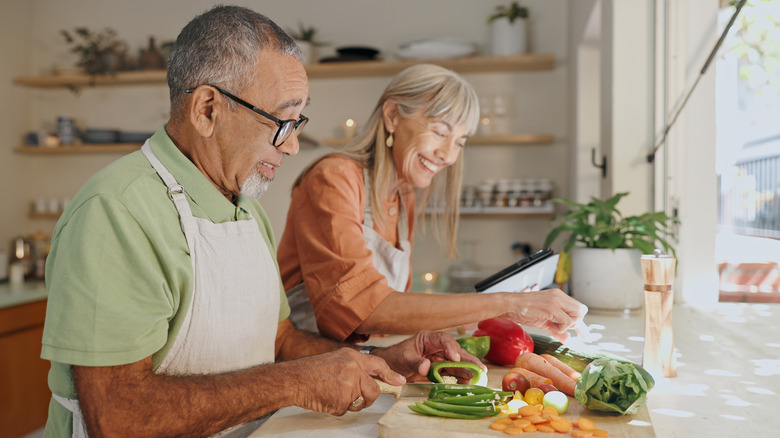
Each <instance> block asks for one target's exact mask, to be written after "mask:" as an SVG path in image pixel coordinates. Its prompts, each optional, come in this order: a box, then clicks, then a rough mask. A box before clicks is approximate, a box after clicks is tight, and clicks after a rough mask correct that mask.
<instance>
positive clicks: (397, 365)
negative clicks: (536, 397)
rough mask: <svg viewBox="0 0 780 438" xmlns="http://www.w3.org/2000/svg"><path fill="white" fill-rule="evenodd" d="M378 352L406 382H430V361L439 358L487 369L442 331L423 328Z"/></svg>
mask: <svg viewBox="0 0 780 438" xmlns="http://www.w3.org/2000/svg"><path fill="white" fill-rule="evenodd" d="M375 351H376V353H375V354H376V355H377V356H380V357H381V358H383V359H384V360H385V361H387V364H388V365H390V368H391V369H392V370H393V371H395V372H397V373H399V374H401V375H402V376H404V377H405V378H406V380H407V381H420V380H422V381H427V377H426V376H427V375H428V370H429V369H430V367H431V362H435V361H440V360H448V361H455V362H458V361H468V362H472V363H475V364H477V365H479V366H480V367H482V369H483V370H487V367H485V365H484V364H483V363H482V362H480V360H479V359H477V358H476V357H474V356H472V355H471V354H469V353H467V352H466V351H465V350H464V349H463V348H461V346H460V345H458V343H457V342H456V341H455V338H453V337H452V336H450V335H448V334H447V333H443V332H434V331H430V330H423V331H420V332H418V333H417V334H416V335H414V336H412V337H411V338H409V339H406V340H405V341H403V342H400V343H398V344H395V345H393V346H391V347H388V348H387V349H383V350H375ZM461 377H463V378H468V377H469V376H461Z"/></svg>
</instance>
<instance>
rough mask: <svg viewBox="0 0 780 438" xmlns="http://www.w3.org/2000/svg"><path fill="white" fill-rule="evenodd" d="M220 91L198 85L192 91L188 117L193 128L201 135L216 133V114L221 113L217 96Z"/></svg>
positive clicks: (207, 135)
mask: <svg viewBox="0 0 780 438" xmlns="http://www.w3.org/2000/svg"><path fill="white" fill-rule="evenodd" d="M217 94H219V92H218V91H217V90H215V89H213V88H211V87H198V88H196V89H195V91H193V92H192V96H191V97H190V103H189V106H188V111H187V114H188V117H189V120H190V123H191V124H192V126H193V128H195V130H196V131H197V132H198V134H200V136H201V137H211V135H212V134H213V133H214V126H215V120H216V116H217V114H218V113H219V110H218V109H217V105H216V97H217Z"/></svg>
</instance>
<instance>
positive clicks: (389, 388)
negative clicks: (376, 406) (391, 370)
mask: <svg viewBox="0 0 780 438" xmlns="http://www.w3.org/2000/svg"><path fill="white" fill-rule="evenodd" d="M374 382H376V384H377V385H379V392H381V393H382V394H393V395H394V396H395V398H401V388H402V387H401V386H395V385H391V384H389V383H386V382H384V381H382V380H379V379H377V378H374Z"/></svg>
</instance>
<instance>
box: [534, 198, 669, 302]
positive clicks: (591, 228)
mask: <svg viewBox="0 0 780 438" xmlns="http://www.w3.org/2000/svg"><path fill="white" fill-rule="evenodd" d="M627 195H628V193H627V192H623V193H618V194H616V195H614V196H612V197H611V198H609V199H607V200H603V201H602V200H599V199H596V198H591V200H590V202H588V203H587V204H579V203H577V202H573V201H571V200H568V199H560V198H556V199H553V201H554V202H559V203H562V204H565V205H567V206H569V207H570V208H571V209H570V210H569V211H568V212H565V213H561V214H559V215H557V216H556V217H555V218H553V221H558V223H557V225H556V226H554V227H553V228H552V229H551V230H550V232H549V233H548V234H547V238H546V239H545V242H544V245H545V246H550V245H551V244H552V243H553V242H554V241H555V240H556V239H558V237H563V236H564V235H565V233H568V237H567V239H566V240H565V241H564V242H565V243H564V246H563V250H562V252H561V256H562V257H561V261H560V263H559V270H558V275H556V282H558V283H564V282H566V281H567V280H570V281H569V288H570V291H571V294H572V296H573V297H575V298H577V299H578V300H580V301H581V302H582V303H584V304H586V305H587V306H589V307H592V308H597V309H620V310H623V309H636V308H639V307H641V306H642V302H643V295H642V294H641V291H642V271H641V265H640V257H641V255H642V254H652V253H653V251H654V250H655V249H656V248H658V247H660V248H663V250H664V251H665V252H667V253H671V254H672V255H676V253H675V250H674V247H673V246H672V244H671V243H670V242H669V240H668V239H667V238H666V237H665V235H666V234H667V233H669V231H670V227H671V224H672V223H674V222H676V221H677V220H676V219H673V218H671V217H669V216H668V215H667V214H666V213H664V212H663V211H659V212H654V213H644V214H641V215H636V216H623V215H622V214H621V213H620V210H618V208H617V204H618V202H619V201H620V199H621V198H623V197H624V196H627ZM569 257H570V258H569ZM568 264H570V266H568ZM569 272H570V274H571V278H570V279H569V278H568V277H569V275H568V274H569Z"/></svg>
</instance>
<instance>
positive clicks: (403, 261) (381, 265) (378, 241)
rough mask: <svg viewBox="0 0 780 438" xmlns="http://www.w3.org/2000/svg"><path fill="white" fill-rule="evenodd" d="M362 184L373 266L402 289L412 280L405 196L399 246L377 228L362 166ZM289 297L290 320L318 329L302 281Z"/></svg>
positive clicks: (400, 213) (366, 235) (368, 182)
mask: <svg viewBox="0 0 780 438" xmlns="http://www.w3.org/2000/svg"><path fill="white" fill-rule="evenodd" d="M363 187H364V188H365V193H366V195H365V197H366V203H365V207H363V237H364V238H365V239H366V247H367V248H368V249H370V250H371V252H372V253H373V255H374V257H373V260H374V267H375V268H376V270H377V271H379V273H380V274H382V275H384V276H385V278H386V279H387V285H388V286H390V287H391V288H393V289H395V290H397V291H400V292H403V291H405V290H406V284H407V283H408V282H409V270H410V269H411V261H412V245H411V244H410V243H409V224H408V223H407V216H406V210H405V209H404V204H403V199H402V197H401V196H400V194H399V196H398V206H399V208H398V241H399V244H400V246H401V248H400V249H399V248H396V247H395V246H393V245H391V244H390V243H389V242H388V241H386V240H385V239H384V238H383V237H382V236H381V235H380V234H379V233H377V232H376V231H375V230H374V218H373V215H372V213H371V203H370V201H369V199H370V193H371V179H370V178H369V175H368V169H363ZM287 301H288V302H289V303H290V310H291V313H290V321H291V322H292V323H293V325H295V327H296V328H298V329H299V330H306V331H309V332H312V333H319V328H318V327H317V320H316V319H315V317H314V308H313V307H312V305H311V301H309V296H308V294H307V292H306V287H305V286H304V284H303V283H300V284H298V285H296V286H293V287H292V288H290V290H288V291H287Z"/></svg>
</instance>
